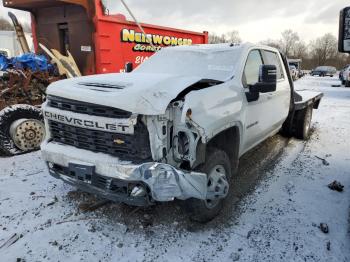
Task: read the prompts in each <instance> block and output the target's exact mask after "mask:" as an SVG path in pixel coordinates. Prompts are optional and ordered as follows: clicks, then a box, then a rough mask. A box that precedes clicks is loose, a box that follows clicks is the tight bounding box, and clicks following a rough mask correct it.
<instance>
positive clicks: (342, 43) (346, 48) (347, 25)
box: [338, 7, 350, 53]
mask: <svg viewBox="0 0 350 262" xmlns="http://www.w3.org/2000/svg"><path fill="white" fill-rule="evenodd" d="M338 50H339V52H341V53H350V7H345V8H344V9H343V10H341V11H340V16H339V39H338Z"/></svg>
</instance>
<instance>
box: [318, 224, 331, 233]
mask: <svg viewBox="0 0 350 262" xmlns="http://www.w3.org/2000/svg"><path fill="white" fill-rule="evenodd" d="M320 229H321V231H322V232H323V233H325V234H328V232H329V228H328V225H327V224H326V223H321V224H320Z"/></svg>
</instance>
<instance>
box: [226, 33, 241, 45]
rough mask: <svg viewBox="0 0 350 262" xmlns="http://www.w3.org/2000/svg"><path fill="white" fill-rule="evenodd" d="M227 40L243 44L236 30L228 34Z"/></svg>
mask: <svg viewBox="0 0 350 262" xmlns="http://www.w3.org/2000/svg"><path fill="white" fill-rule="evenodd" d="M226 39H227V42H229V43H236V44H239V43H242V38H241V37H240V36H239V32H238V31H236V30H233V31H230V32H228V33H226Z"/></svg>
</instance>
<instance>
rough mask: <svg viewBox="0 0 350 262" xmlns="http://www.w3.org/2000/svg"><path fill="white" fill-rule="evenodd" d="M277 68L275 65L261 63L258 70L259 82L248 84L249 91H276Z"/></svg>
mask: <svg viewBox="0 0 350 262" xmlns="http://www.w3.org/2000/svg"><path fill="white" fill-rule="evenodd" d="M276 87H277V68H276V66H275V65H262V66H260V71H259V82H258V83H256V84H254V85H252V86H250V87H249V91H250V92H251V93H269V92H274V91H276Z"/></svg>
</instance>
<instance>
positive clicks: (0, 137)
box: [0, 104, 43, 156]
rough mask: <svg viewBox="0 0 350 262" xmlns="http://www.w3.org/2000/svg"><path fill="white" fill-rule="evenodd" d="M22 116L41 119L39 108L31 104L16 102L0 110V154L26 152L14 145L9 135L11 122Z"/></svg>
mask: <svg viewBox="0 0 350 262" xmlns="http://www.w3.org/2000/svg"><path fill="white" fill-rule="evenodd" d="M22 118H26V119H36V120H39V121H42V120H43V117H42V113H41V110H40V109H38V108H36V107H34V106H31V105H23V104H18V105H14V106H9V107H6V108H5V109H3V110H2V111H0V154H2V155H5V156H13V155H18V154H23V153H26V152H25V151H23V150H20V149H19V148H17V147H16V145H15V143H14V142H13V140H12V138H11V135H10V126H11V124H12V123H13V122H14V121H16V120H18V119H22Z"/></svg>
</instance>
